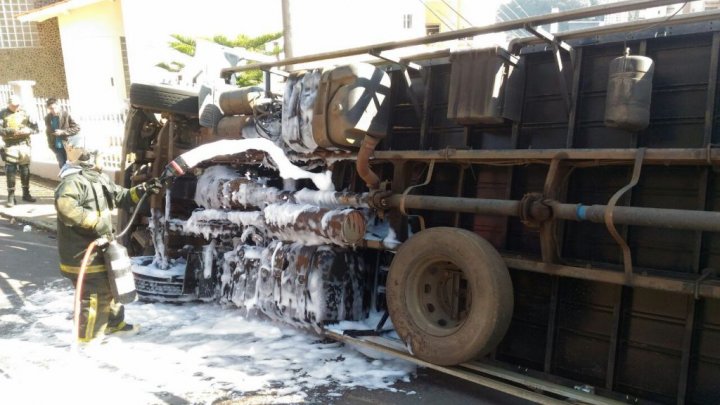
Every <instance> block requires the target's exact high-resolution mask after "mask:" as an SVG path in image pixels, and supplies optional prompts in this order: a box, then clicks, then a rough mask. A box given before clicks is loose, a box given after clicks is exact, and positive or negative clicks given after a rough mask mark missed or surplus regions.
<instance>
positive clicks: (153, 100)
mask: <svg viewBox="0 0 720 405" xmlns="http://www.w3.org/2000/svg"><path fill="white" fill-rule="evenodd" d="M130 104H131V105H133V106H134V107H138V108H144V109H147V110H151V111H158V112H164V111H166V112H171V113H175V114H183V115H187V116H190V117H197V115H198V93H197V92H194V91H190V90H184V89H176V88H172V87H168V86H156V85H151V84H143V83H133V84H131V85H130Z"/></svg>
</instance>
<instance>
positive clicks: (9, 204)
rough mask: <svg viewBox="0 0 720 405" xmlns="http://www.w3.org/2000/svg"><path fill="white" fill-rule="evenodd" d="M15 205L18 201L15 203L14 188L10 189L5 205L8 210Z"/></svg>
mask: <svg viewBox="0 0 720 405" xmlns="http://www.w3.org/2000/svg"><path fill="white" fill-rule="evenodd" d="M15 203H16V201H15V189H14V188H9V189H8V195H7V202H6V203H5V205H6V206H7V207H8V208H12V207H14V206H15Z"/></svg>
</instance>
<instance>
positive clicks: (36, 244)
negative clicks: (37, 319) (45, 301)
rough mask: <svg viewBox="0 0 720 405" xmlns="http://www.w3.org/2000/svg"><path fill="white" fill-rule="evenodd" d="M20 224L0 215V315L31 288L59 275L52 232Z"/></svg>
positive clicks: (15, 305)
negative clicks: (27, 229)
mask: <svg viewBox="0 0 720 405" xmlns="http://www.w3.org/2000/svg"><path fill="white" fill-rule="evenodd" d="M22 228H23V224H18V223H12V222H11V221H9V220H7V219H5V218H0V258H1V259H0V315H3V314H6V313H10V312H12V311H13V310H15V309H16V308H19V306H21V305H22V304H23V300H24V297H25V296H26V295H28V294H29V293H31V292H32V291H35V290H36V289H38V288H42V287H43V286H44V285H46V284H47V283H50V282H53V281H55V282H57V281H58V280H61V279H62V277H61V276H60V270H59V269H58V255H57V242H56V240H55V235H53V234H50V233H48V232H45V231H40V230H36V229H33V230H31V231H30V232H23V230H22ZM68 283H69V282H68Z"/></svg>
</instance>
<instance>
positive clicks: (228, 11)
mask: <svg viewBox="0 0 720 405" xmlns="http://www.w3.org/2000/svg"><path fill="white" fill-rule="evenodd" d="M299 1H303V2H304V1H311V0H299ZM168 10H171V11H172V12H170V13H169V12H168ZM122 13H123V17H122V18H123V20H124V21H125V38H126V41H127V58H128V62H129V70H130V71H129V73H130V80H131V81H133V82H146V83H159V82H162V81H163V80H165V79H167V78H168V77H171V76H172V75H171V74H168V72H167V71H165V70H162V69H160V68H157V67H155V65H157V64H158V63H160V62H165V63H170V62H173V61H178V62H183V63H188V60H187V58H186V57H185V55H183V54H181V53H180V52H177V51H175V50H173V49H172V48H170V46H169V45H168V42H170V41H172V40H173V38H172V37H171V36H170V35H171V34H180V35H184V36H187V37H191V38H212V37H213V36H215V35H225V36H227V37H229V38H235V37H236V36H237V35H238V34H245V35H248V36H251V37H255V36H259V35H263V34H269V33H275V32H281V31H282V13H281V8H280V0H263V1H256V0H205V1H202V2H199V1H197V0H152V1H147V0H122ZM281 45H282V44H281ZM223 67H225V66H223Z"/></svg>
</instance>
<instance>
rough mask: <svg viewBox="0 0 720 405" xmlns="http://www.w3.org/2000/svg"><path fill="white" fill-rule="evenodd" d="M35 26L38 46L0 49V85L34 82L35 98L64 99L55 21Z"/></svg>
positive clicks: (62, 73)
mask: <svg viewBox="0 0 720 405" xmlns="http://www.w3.org/2000/svg"><path fill="white" fill-rule="evenodd" d="M37 27H38V34H39V39H40V47H35V48H10V49H0V84H5V83H7V82H9V81H12V80H34V81H35V82H36V84H35V87H34V90H35V95H36V96H38V97H57V98H67V97H68V88H67V82H66V80H65V68H64V65H63V52H62V46H61V45H60V33H59V31H58V20H57V19H56V18H53V19H50V20H48V21H45V22H42V23H38V24H37Z"/></svg>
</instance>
